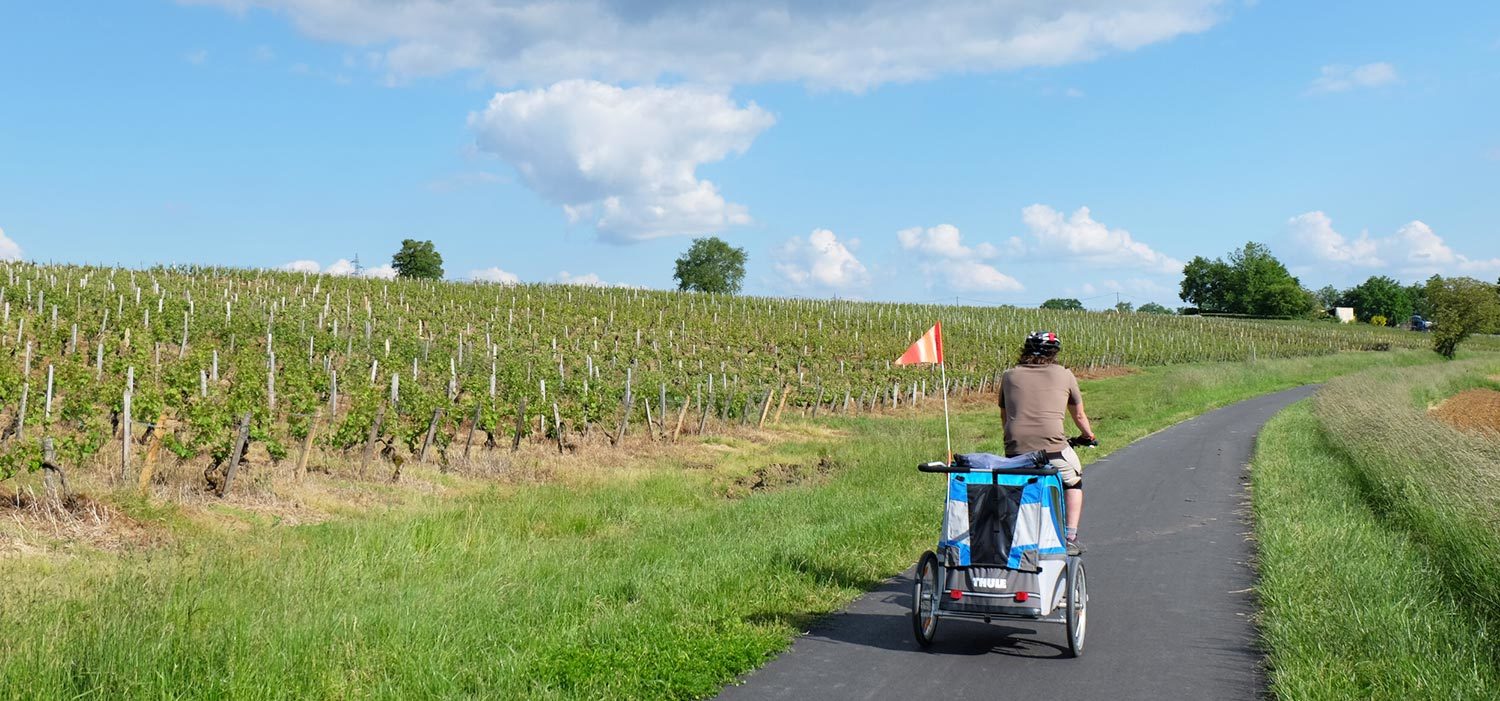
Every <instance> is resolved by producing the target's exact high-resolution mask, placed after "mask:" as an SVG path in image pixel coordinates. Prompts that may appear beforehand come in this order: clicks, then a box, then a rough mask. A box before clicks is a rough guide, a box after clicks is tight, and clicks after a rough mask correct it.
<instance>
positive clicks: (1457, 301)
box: [1427, 275, 1500, 359]
mask: <svg viewBox="0 0 1500 701" xmlns="http://www.w3.org/2000/svg"><path fill="white" fill-rule="evenodd" d="M1427 301H1428V304H1430V305H1431V307H1432V319H1433V322H1434V324H1435V328H1433V330H1432V349H1433V350H1435V351H1437V352H1438V353H1439V354H1441V355H1442V356H1443V357H1445V358H1450V359H1451V358H1452V357H1453V354H1454V352H1455V351H1456V350H1457V349H1458V344H1460V343H1463V341H1464V339H1466V338H1468V337H1469V336H1470V334H1475V333H1485V332H1487V331H1491V330H1493V329H1494V328H1495V327H1496V326H1497V325H1500V299H1497V297H1496V295H1495V287H1494V286H1493V285H1491V284H1489V283H1487V282H1481V281H1479V280H1475V279H1474V278H1470V277H1451V278H1444V277H1442V276H1440V275H1433V276H1432V277H1431V278H1430V279H1428V280H1427Z"/></svg>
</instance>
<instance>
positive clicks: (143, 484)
mask: <svg viewBox="0 0 1500 701" xmlns="http://www.w3.org/2000/svg"><path fill="white" fill-rule="evenodd" d="M166 431H167V414H166V412H162V415H161V416H159V417H157V419H156V430H155V431H153V432H152V433H151V444H150V445H148V446H146V459H145V460H144V461H143V462H142V463H141V472H140V474H139V475H137V476H136V486H137V488H139V489H140V491H141V493H142V494H145V493H146V492H147V491H148V490H149V489H150V488H151V478H152V477H153V476H154V474H155V472H156V460H157V458H158V456H160V455H161V444H162V440H164V439H165V438H166Z"/></svg>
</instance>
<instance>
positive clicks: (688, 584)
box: [0, 353, 1436, 699]
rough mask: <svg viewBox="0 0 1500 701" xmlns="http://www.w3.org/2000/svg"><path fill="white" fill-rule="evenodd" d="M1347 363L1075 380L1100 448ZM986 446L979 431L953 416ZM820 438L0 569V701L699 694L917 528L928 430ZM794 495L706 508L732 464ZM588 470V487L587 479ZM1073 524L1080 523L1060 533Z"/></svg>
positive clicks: (885, 562) (986, 437)
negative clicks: (731, 459)
mask: <svg viewBox="0 0 1500 701" xmlns="http://www.w3.org/2000/svg"><path fill="white" fill-rule="evenodd" d="M1435 358H1436V356H1433V355H1431V354H1426V353H1412V354H1406V353H1365V354H1345V355H1339V356H1327V357H1319V358H1304V359H1294V360H1276V361H1262V362H1258V363H1249V364H1238V363H1236V364H1223V365H1205V366H1178V367H1174V368H1157V369H1153V370H1150V371H1147V372H1143V373H1140V374H1137V375H1131V376H1127V377H1119V378H1113V379H1108V380H1100V381H1094V382H1086V383H1084V392H1085V397H1086V400H1087V402H1088V407H1089V409H1090V412H1091V413H1092V414H1093V416H1094V417H1095V419H1096V420H1095V427H1096V429H1097V430H1098V432H1099V434H1100V436H1101V438H1102V439H1103V440H1104V441H1105V445H1106V448H1105V449H1104V450H1102V451H1100V452H1098V453H1095V454H1093V457H1098V456H1099V455H1102V454H1104V453H1105V452H1107V450H1108V449H1111V448H1114V447H1118V446H1120V445H1123V444H1124V443H1126V442H1128V441H1129V440H1132V439H1134V438H1136V437H1139V436H1141V435H1144V434H1146V433H1149V432H1151V431H1155V430H1158V429H1160V428H1162V427H1164V426H1166V425H1168V424H1170V423H1173V422H1175V421H1178V420H1181V419H1184V418H1187V417H1189V416H1192V415H1194V414H1196V413H1199V412H1201V411H1204V410H1206V409H1208V408H1211V407H1214V406H1218V405H1221V404H1226V403H1229V402H1232V401H1234V400H1237V399H1242V398H1245V397H1248V396H1252V395H1254V394H1259V393H1262V392H1265V391H1271V390H1275V389H1280V388H1284V387H1287V386H1292V385H1296V384H1301V383H1304V382H1313V381H1320V380H1323V379H1326V378H1328V377H1330V376H1334V375H1337V374H1340V373H1344V372H1349V371H1352V370H1355V369H1359V368H1367V367H1376V366H1405V365H1411V364H1414V363H1422V362H1428V361H1429V360H1431V359H1435ZM954 419H955V421H954V442H955V447H956V448H958V449H960V450H971V449H975V448H990V449H994V448H995V447H997V446H998V445H999V420H998V415H997V412H996V411H995V410H993V409H971V410H967V411H964V412H961V413H959V414H958V415H956V416H955V417H954ZM825 423H826V424H827V425H828V426H831V427H833V428H835V429H839V430H840V431H841V432H842V434H843V435H844V437H843V438H840V439H830V440H828V441H824V442H815V441H807V442H801V443H795V444H787V445H781V446H776V447H774V448H771V449H764V450H763V452H758V453H757V452H753V451H752V452H750V453H749V454H748V455H749V457H746V456H745V455H741V456H740V457H738V458H736V459H735V461H736V463H737V465H738V467H726V468H722V469H711V470H702V469H683V466H679V465H661V466H658V468H657V469H656V470H655V472H653V473H652V474H650V475H648V476H646V477H644V478H634V479H630V480H624V481H620V482H609V481H602V482H597V483H596V482H593V481H590V482H589V483H588V484H582V485H540V486H526V487H520V488H514V489H509V490H502V489H500V488H496V489H495V490H493V491H491V492H489V493H487V494H484V495H482V496H478V497H473V498H466V499H462V500H457V501H453V502H446V503H437V504H433V505H430V506H428V507H426V508H422V509H416V510H414V511H412V512H409V513H404V514H384V515H378V516H369V517H364V518H355V519H351V520H346V521H342V522H334V523H325V524H321V525H316V526H299V527H277V526H272V525H252V526H249V529H248V531H246V532H244V533H240V534H233V533H224V532H215V533H196V532H182V533H179V534H178V539H177V544H176V545H174V546H172V547H167V548H156V549H150V550H145V551H141V552H136V553H130V554H126V555H122V556H119V557H114V558H111V557H103V556H96V557H87V558H79V559H77V560H74V561H68V562H63V563H61V564H57V563H53V564H50V565H49V566H48V567H40V566H39V567H27V568H25V569H24V570H22V569H19V568H9V569H7V570H5V571H3V572H0V631H3V632H0V697H3V698H14V699H35V698H107V699H148V698H149V699H164V698H166V699H188V698H192V699H197V698H242V699H309V698H311V699H317V698H338V699H365V698H380V699H387V698H389V699H407V698H541V699H546V698H649V699H663V698H666V699H671V698H698V697H704V696H709V695H712V694H713V693H715V692H716V691H717V690H718V689H719V688H720V687H721V685H723V684H725V683H727V682H729V681H731V680H732V679H733V678H734V677H735V676H736V675H737V674H740V673H743V672H745V671H748V670H750V669H753V668H754V667H756V666H757V665H759V664H761V663H762V662H763V661H764V660H766V659H768V658H769V656H771V655H773V654H774V653H776V652H777V651H779V650H781V649H783V648H784V647H785V646H786V645H787V644H788V642H789V641H790V640H791V639H792V637H793V636H794V635H796V634H797V633H798V632H800V631H802V630H805V628H806V626H807V625H808V624H809V623H810V621H812V620H813V619H814V618H815V617H816V616H819V615H822V614H825V613H828V612H830V611H833V610H836V609H838V608H839V607H841V606H842V605H844V604H845V603H847V602H848V601H849V600H850V599H851V598H853V597H855V596H857V595H858V594H860V593H861V592H863V591H866V590H868V589H870V588H872V587H874V586H875V585H876V584H877V583H878V582H880V581H881V580H882V579H884V578H886V577H888V576H890V575H892V574H894V573H897V572H899V571H901V570H902V569H903V568H905V567H906V566H908V565H909V564H910V563H911V562H912V561H914V559H915V558H916V556H917V554H918V553H919V552H920V551H921V550H922V549H923V548H925V547H927V546H928V545H929V543H930V541H931V540H932V539H933V537H934V536H935V534H936V532H937V526H938V520H939V518H940V510H941V494H942V482H941V481H940V480H937V479H936V478H934V477H933V476H931V475H923V474H919V473H917V472H916V471H915V470H914V469H913V464H914V463H917V462H919V461H925V460H928V459H932V458H933V457H934V456H937V455H941V452H942V419H941V417H934V416H931V415H923V416H920V417H918V416H915V415H909V416H888V417H875V418H871V417H859V418H844V417H839V418H836V419H832V420H829V421H827V422H825ZM753 459H761V460H765V461H767V462H771V461H776V462H796V463H800V464H807V465H811V464H816V463H818V462H820V461H827V463H828V464H830V465H832V466H833V469H832V472H831V473H830V474H828V475H827V476H826V477H824V478H820V479H817V480H812V481H809V482H807V483H805V484H800V485H791V486H786V487H782V488H778V489H773V490H765V491H759V492H754V493H751V494H749V495H748V496H743V497H740V498H729V497H726V496H724V495H725V492H726V490H724V489H723V485H724V480H726V479H733V478H734V477H735V475H736V474H738V472H739V471H743V470H744V469H745V465H746V464H747V461H750V460H753ZM599 469H600V470H601V471H602V470H607V469H608V467H607V466H600V468H599ZM1085 528H1087V524H1085Z"/></svg>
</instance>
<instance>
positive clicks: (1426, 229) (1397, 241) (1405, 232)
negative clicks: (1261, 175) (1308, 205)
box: [1288, 211, 1500, 276]
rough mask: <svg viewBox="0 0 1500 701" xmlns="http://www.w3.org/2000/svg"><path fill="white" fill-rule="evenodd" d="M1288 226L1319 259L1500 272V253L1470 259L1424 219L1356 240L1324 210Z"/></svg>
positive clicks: (1429, 270)
mask: <svg viewBox="0 0 1500 701" xmlns="http://www.w3.org/2000/svg"><path fill="white" fill-rule="evenodd" d="M1288 228H1289V233H1290V235H1291V237H1292V239H1293V241H1295V242H1297V243H1299V244H1302V248H1301V249H1299V250H1301V251H1302V253H1303V255H1304V257H1305V258H1307V259H1310V260H1311V261H1312V262H1315V263H1319V264H1336V265H1343V266H1347V267H1356V268H1389V269H1391V270H1392V272H1396V273H1399V274H1403V275H1408V276H1425V275H1431V274H1434V273H1436V274H1440V275H1489V274H1493V273H1496V272H1500V258H1488V259H1485V258H1470V257H1468V256H1466V255H1464V254H1462V253H1458V252H1457V251H1454V250H1453V248H1452V247H1451V246H1449V245H1448V243H1447V242H1446V241H1444V240H1443V237H1441V236H1439V235H1438V234H1437V232H1435V231H1433V230H1432V227H1431V226H1428V225H1427V223H1426V222H1423V221H1421V220H1412V221H1410V222H1407V223H1406V224H1405V225H1403V226H1402V227H1401V228H1400V229H1397V230H1396V233H1394V234H1392V235H1390V236H1384V237H1371V236H1370V235H1369V234H1368V233H1367V232H1361V233H1360V235H1359V238H1357V239H1354V240H1352V241H1351V240H1349V239H1348V238H1347V237H1345V236H1343V235H1342V234H1339V233H1338V232H1337V231H1335V230H1334V228H1333V221H1332V220H1331V219H1330V218H1329V217H1328V215H1326V214H1324V213H1323V212H1319V211H1314V212H1307V213H1306V214H1299V215H1297V216H1295V217H1292V218H1291V219H1290V220H1289V222H1288ZM1309 232H1311V233H1309Z"/></svg>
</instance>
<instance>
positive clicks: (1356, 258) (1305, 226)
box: [1287, 212, 1385, 267]
mask: <svg viewBox="0 0 1500 701" xmlns="http://www.w3.org/2000/svg"><path fill="white" fill-rule="evenodd" d="M1287 231H1288V233H1289V234H1290V235H1291V237H1292V241H1293V242H1295V243H1296V244H1297V245H1299V246H1301V247H1302V248H1301V250H1303V251H1305V252H1306V253H1307V254H1308V255H1310V256H1312V257H1313V258H1316V259H1317V260H1319V261H1323V262H1328V263H1348V264H1350V265H1359V266H1370V267H1378V266H1382V265H1385V261H1384V260H1381V258H1380V256H1379V255H1378V253H1377V249H1378V248H1379V245H1378V244H1377V242H1376V241H1374V240H1372V239H1371V238H1370V234H1369V233H1368V232H1364V231H1362V232H1360V234H1359V238H1357V239H1353V240H1350V239H1346V238H1345V237H1344V235H1343V234H1340V233H1339V232H1337V231H1334V230H1333V220H1332V219H1330V218H1328V215H1327V214H1324V213H1322V212H1307V213H1305V214H1299V215H1297V216H1295V217H1292V218H1291V219H1289V220H1287Z"/></svg>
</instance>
